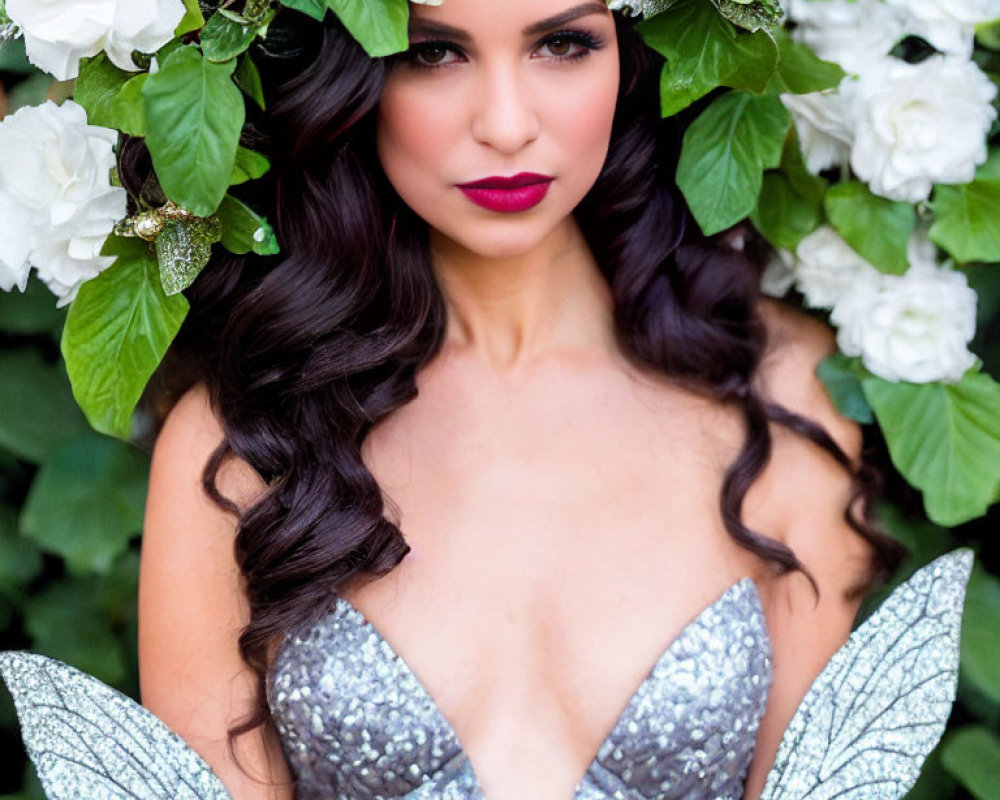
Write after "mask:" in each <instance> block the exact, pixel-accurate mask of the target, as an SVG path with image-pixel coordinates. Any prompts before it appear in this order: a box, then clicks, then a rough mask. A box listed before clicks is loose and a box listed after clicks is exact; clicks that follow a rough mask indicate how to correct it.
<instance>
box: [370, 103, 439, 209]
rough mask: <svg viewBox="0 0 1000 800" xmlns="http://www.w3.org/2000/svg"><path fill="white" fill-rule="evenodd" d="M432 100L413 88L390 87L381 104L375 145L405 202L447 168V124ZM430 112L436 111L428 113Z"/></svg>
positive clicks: (392, 181)
mask: <svg viewBox="0 0 1000 800" xmlns="http://www.w3.org/2000/svg"><path fill="white" fill-rule="evenodd" d="M438 105H440V104H437V105H436V104H435V103H434V102H433V101H432V100H431V101H429V100H428V99H426V98H424V97H423V96H422V93H421V92H420V91H419V90H413V89H412V87H400V88H398V89H393V88H392V87H390V86H387V87H386V89H385V91H384V92H383V94H382V99H381V101H380V103H379V109H378V120H377V124H376V134H375V144H376V152H377V153H378V157H379V161H380V162H381V164H382V169H383V170H385V173H386V176H387V177H388V178H389V180H390V182H391V183H392V184H393V186H394V187H395V188H396V191H397V192H399V194H400V195H401V196H402V197H403V198H404V199H406V198H407V197H408V196H409V195H411V194H412V193H413V192H416V193H417V194H418V195H419V193H420V187H424V188H425V190H426V187H427V186H428V183H427V181H426V180H425V177H426V176H427V175H430V174H437V176H438V178H439V180H440V178H441V175H440V173H441V170H442V169H443V168H445V166H446V161H445V159H446V156H447V153H448V150H449V143H448V142H447V141H446V140H447V134H446V131H447V130H448V125H447V120H445V119H443V118H442V114H441V113H440V111H439V110H438V108H437V106H438ZM428 109H435V111H434V113H433V114H431V113H428Z"/></svg>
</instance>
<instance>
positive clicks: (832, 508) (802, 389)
mask: <svg viewBox="0 0 1000 800" xmlns="http://www.w3.org/2000/svg"><path fill="white" fill-rule="evenodd" d="M761 315H762V317H763V318H764V321H765V324H766V326H767V332H768V346H767V350H766V353H765V355H764V358H763V360H762V363H761V366H760V369H759V372H758V374H757V376H756V382H757V384H756V388H757V390H758V393H759V394H760V395H761V396H762V397H763V398H764V399H765V400H767V401H769V402H773V403H776V404H778V405H780V406H782V407H783V408H785V409H787V410H789V411H792V412H794V413H796V414H798V415H800V416H802V417H805V418H807V419H808V420H810V421H812V422H814V423H817V424H818V425H819V426H820V427H822V428H823V430H824V431H825V432H826V433H827V434H828V435H829V436H830V437H831V438H832V439H833V440H834V442H836V443H837V445H838V446H839V447H840V449H841V450H842V451H843V452H844V454H845V455H846V456H847V458H848V459H849V460H850V463H851V465H852V466H853V467H854V468H857V467H858V466H859V465H860V462H861V453H862V447H863V442H864V434H863V431H862V429H861V426H860V425H859V424H858V423H857V422H856V421H855V420H853V419H850V418H848V417H846V416H844V415H843V414H841V413H840V411H839V410H838V409H837V408H836V406H835V405H834V403H833V401H832V400H831V398H830V396H829V394H828V392H827V390H826V387H825V386H824V384H823V382H822V380H821V379H820V378H819V376H818V375H817V374H816V368H817V367H818V366H819V364H820V363H821V362H822V361H823V359H824V358H826V357H827V356H828V355H830V354H832V353H834V352H835V351H836V337H835V334H834V331H833V329H832V328H830V327H829V326H828V325H827V324H826V323H825V322H824V321H823V320H821V319H817V318H815V317H813V316H811V315H810V314H808V313H807V312H805V311H803V310H802V309H799V308H795V307H793V306H791V305H789V304H787V303H783V302H781V301H777V300H771V299H769V298H765V299H764V300H763V301H762V303H761ZM770 431H771V439H772V451H771V457H770V459H769V461H768V464H767V466H766V468H765V470H764V472H763V473H762V475H761V477H760V486H759V488H757V489H754V492H755V497H752V498H748V502H749V503H750V504H751V509H753V508H754V507H755V508H756V510H757V512H758V514H759V515H761V519H762V522H761V523H759V524H762V525H763V526H766V527H767V528H768V529H769V530H771V531H774V532H775V535H776V538H778V539H779V540H781V541H783V542H784V543H785V544H787V545H788V546H789V547H791V548H792V550H793V551H794V552H795V553H796V555H797V556H798V557H799V558H800V559H801V560H802V562H803V563H804V564H805V565H806V566H807V567H808V568H809V569H810V570H813V571H814V572H815V571H817V570H818V571H819V572H822V573H826V578H827V584H828V585H836V589H837V591H838V593H839V592H840V591H844V592H850V590H851V589H852V588H854V587H856V586H858V585H863V584H865V583H866V582H867V580H868V578H870V575H871V570H872V558H873V555H874V553H873V550H872V547H871V545H870V543H869V542H868V541H867V540H866V539H865V538H863V537H862V536H861V535H860V534H859V533H858V532H857V531H856V530H854V528H853V527H852V526H851V525H850V524H849V523H848V522H847V520H846V518H845V511H846V510H847V509H848V508H849V507H850V506H851V505H852V503H855V502H857V501H856V500H855V495H854V490H855V484H854V481H853V480H852V474H851V471H849V470H848V469H845V467H844V465H842V464H840V463H838V461H837V460H836V459H835V458H834V457H833V455H832V454H831V453H829V452H827V451H826V450H825V449H824V448H822V447H820V446H819V445H817V444H815V443H814V442H812V441H811V440H810V439H808V438H806V437H805V436H802V435H801V434H799V433H797V432H795V431H792V430H790V429H789V428H787V427H786V426H784V425H781V424H777V423H772V424H771V425H770ZM855 510H856V511H861V509H859V508H855Z"/></svg>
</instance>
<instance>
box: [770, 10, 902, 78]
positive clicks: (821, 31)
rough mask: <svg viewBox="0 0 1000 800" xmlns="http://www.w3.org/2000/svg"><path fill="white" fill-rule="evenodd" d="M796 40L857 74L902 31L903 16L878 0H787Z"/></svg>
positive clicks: (881, 53) (887, 49)
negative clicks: (794, 25) (794, 26)
mask: <svg viewBox="0 0 1000 800" xmlns="http://www.w3.org/2000/svg"><path fill="white" fill-rule="evenodd" d="M788 16H789V19H791V20H794V21H795V23H796V26H797V27H796V28H795V30H794V32H793V34H792V36H793V38H794V39H795V40H796V41H799V42H801V43H803V44H805V45H808V46H809V47H810V48H811V49H812V50H814V51H815V52H816V54H817V55H818V56H819V57H820V58H823V59H825V60H827V61H834V62H836V63H837V64H840V66H841V67H843V68H844V69H845V70H847V71H848V72H851V73H854V74H859V73H861V72H864V70H865V68H866V67H867V66H868V64H870V63H871V62H872V61H873V60H875V59H879V58H881V57H882V56H884V55H887V54H888V53H889V51H890V50H892V48H893V46H894V45H895V44H896V42H898V41H899V40H900V39H902V38H903V37H904V35H905V33H904V25H903V16H902V15H901V14H900V13H899V11H898V10H897V9H895V8H893V7H891V6H889V5H887V4H886V3H883V2H881V0H853V1H852V0H790V2H789V4H788Z"/></svg>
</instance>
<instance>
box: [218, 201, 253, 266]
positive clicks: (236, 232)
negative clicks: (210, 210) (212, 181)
mask: <svg viewBox="0 0 1000 800" xmlns="http://www.w3.org/2000/svg"><path fill="white" fill-rule="evenodd" d="M218 216H219V220H220V222H222V246H223V247H225V248H226V249H227V250H228V251H229V252H231V253H237V254H243V253H249V252H250V251H251V250H253V249H254V245H255V244H256V241H255V239H254V235H255V234H256V235H257V236H258V237H261V238H262V235H261V234H258V233H257V231H258V230H260V229H261V227H262V223H264V219H263V218H262V217H261V216H260V215H259V214H257V213H255V212H254V211H253V210H252V209H250V208H249V207H248V206H246V205H245V204H244V203H242V202H241V201H240V200H238V199H236V198H235V197H233V196H232V195H230V194H227V195H226V196H225V197H224V198H222V205H220V206H219V211H218Z"/></svg>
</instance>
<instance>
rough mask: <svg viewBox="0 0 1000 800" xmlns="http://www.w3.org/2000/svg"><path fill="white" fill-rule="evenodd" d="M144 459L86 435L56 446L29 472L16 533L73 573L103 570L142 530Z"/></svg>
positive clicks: (112, 441)
mask: <svg viewBox="0 0 1000 800" xmlns="http://www.w3.org/2000/svg"><path fill="white" fill-rule="evenodd" d="M148 464H149V459H148V457H147V456H146V455H144V454H143V453H142V452H140V451H139V450H137V449H136V448H134V447H131V446H130V445H127V444H123V443H122V442H120V441H118V440H117V439H109V438H106V437H100V436H96V435H94V434H90V435H88V436H85V437H83V438H81V439H76V440H74V441H72V442H69V443H67V444H64V445H63V446H61V447H59V448H58V449H56V450H55V451H53V453H52V454H51V455H50V456H49V458H48V459H46V461H45V463H44V464H42V467H41V469H40V470H39V471H38V474H37V475H36V476H35V480H34V481H33V482H32V484H31V489H30V490H29V491H28V497H27V500H26V501H25V505H24V509H23V511H22V512H21V523H20V527H21V534H22V535H23V536H26V537H28V538H29V539H31V540H32V541H33V542H35V543H36V544H37V545H38V546H39V547H40V548H42V550H44V551H46V552H48V553H54V554H56V555H59V556H61V557H62V558H64V559H65V560H66V566H67V567H68V568H69V570H70V571H71V572H73V573H75V574H78V575H79V574H86V573H91V572H95V573H100V574H106V573H107V572H108V571H109V570H110V569H111V565H112V563H113V562H114V560H115V558H116V557H117V556H118V555H120V554H121V553H123V552H124V551H125V550H126V549H127V548H128V544H129V540H130V539H132V538H133V537H134V536H136V535H138V534H139V533H140V531H141V529H142V509H143V505H144V503H145V498H146V482H147V480H148V472H149V469H148Z"/></svg>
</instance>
